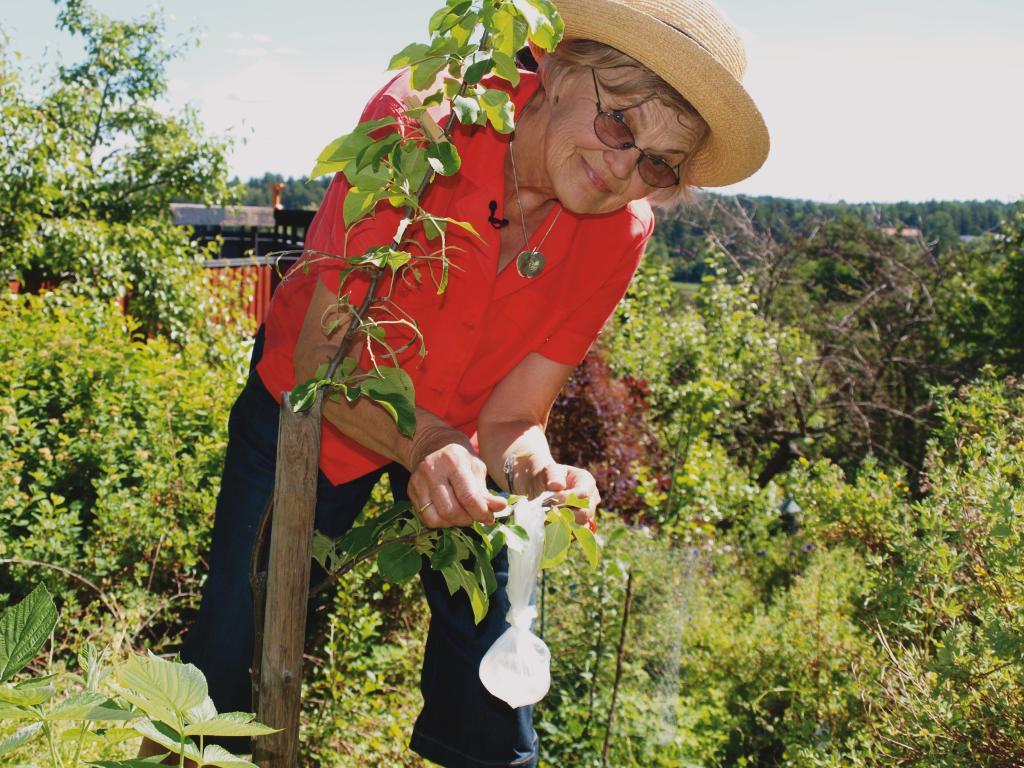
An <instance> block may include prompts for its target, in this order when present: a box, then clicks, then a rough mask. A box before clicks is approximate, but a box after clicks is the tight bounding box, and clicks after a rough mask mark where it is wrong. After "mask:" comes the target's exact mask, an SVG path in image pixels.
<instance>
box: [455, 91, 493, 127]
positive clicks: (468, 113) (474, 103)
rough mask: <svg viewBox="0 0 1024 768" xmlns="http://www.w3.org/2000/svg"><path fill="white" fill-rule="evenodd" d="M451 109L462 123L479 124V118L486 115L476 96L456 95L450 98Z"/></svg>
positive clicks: (480, 122)
mask: <svg viewBox="0 0 1024 768" xmlns="http://www.w3.org/2000/svg"><path fill="white" fill-rule="evenodd" d="M452 109H453V110H454V111H455V116H456V117H457V118H458V119H459V122H460V123H462V124H463V125H481V124H482V121H481V118H484V119H485V117H486V116H485V115H484V113H483V111H482V110H481V108H480V102H479V101H478V100H477V98H476V96H456V97H455V98H454V99H452Z"/></svg>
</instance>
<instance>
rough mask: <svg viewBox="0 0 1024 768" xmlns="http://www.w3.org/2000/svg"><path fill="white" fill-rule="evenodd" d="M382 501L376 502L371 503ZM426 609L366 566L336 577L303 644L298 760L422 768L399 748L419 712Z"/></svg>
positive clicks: (405, 586)
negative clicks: (308, 639)
mask: <svg viewBox="0 0 1024 768" xmlns="http://www.w3.org/2000/svg"><path fill="white" fill-rule="evenodd" d="M377 504H378V505H380V504H383V501H382V500H379V501H378V502H377ZM428 620H429V612H428V610H427V605H426V602H425V601H424V599H423V596H422V590H421V589H420V586H419V584H417V583H416V582H415V581H408V582H403V583H401V584H394V583H390V582H387V581H382V580H381V579H380V577H379V575H378V573H377V569H376V567H375V566H374V565H373V564H372V563H371V564H368V566H367V567H364V568H356V569H354V570H352V571H350V572H348V573H347V574H345V576H344V577H343V578H342V579H341V580H340V582H339V584H338V588H337V589H336V590H334V591H333V594H332V596H331V598H330V600H329V601H326V603H325V604H324V605H322V606H321V607H320V609H319V610H318V612H317V615H316V630H315V635H314V637H313V638H312V641H311V642H310V643H308V645H307V647H308V649H309V651H308V652H309V653H310V654H311V662H312V663H310V664H308V665H307V667H306V669H307V675H306V681H305V685H304V690H303V702H304V706H303V711H302V723H301V729H302V743H301V750H302V758H301V759H302V761H303V762H308V763H309V764H315V765H321V766H324V768H359V767H361V766H377V765H379V766H385V765H386V766H426V765H427V763H426V761H424V760H422V759H420V758H419V757H418V756H416V755H415V754H413V753H411V752H409V750H408V749H407V748H406V742H407V741H408V734H409V733H410V732H411V730H412V726H413V722H414V721H415V719H416V715H417V714H418V712H419V707H420V706H421V704H422V700H421V697H420V694H419V688H418V685H419V676H420V664H421V661H422V654H423V637H424V636H425V635H426V631H427V623H428Z"/></svg>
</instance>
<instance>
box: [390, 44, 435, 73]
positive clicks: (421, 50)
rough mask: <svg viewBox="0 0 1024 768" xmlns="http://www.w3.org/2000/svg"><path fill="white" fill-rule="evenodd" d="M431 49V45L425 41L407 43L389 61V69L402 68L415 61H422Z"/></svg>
mask: <svg viewBox="0 0 1024 768" xmlns="http://www.w3.org/2000/svg"><path fill="white" fill-rule="evenodd" d="M429 50H430V46H429V45H424V44H423V43H412V44H410V45H407V46H405V48H403V49H402V50H400V51H399V52H398V53H396V54H395V55H394V56H392V57H391V61H390V62H388V69H401V68H402V67H408V66H409V65H410V64H412V63H413V62H415V61H422V60H423V57H424V56H426V55H427V51H429Z"/></svg>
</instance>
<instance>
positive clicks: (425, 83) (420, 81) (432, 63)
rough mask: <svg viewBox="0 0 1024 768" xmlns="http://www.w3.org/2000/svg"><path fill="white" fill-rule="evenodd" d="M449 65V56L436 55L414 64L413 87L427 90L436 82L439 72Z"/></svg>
mask: <svg viewBox="0 0 1024 768" xmlns="http://www.w3.org/2000/svg"><path fill="white" fill-rule="evenodd" d="M446 66H448V57H447V56H434V57H432V58H429V59H426V60H424V61H421V62H420V63H419V64H414V65H413V66H412V81H411V82H412V88H413V90H414V91H425V90H426V89H427V88H429V87H430V86H432V85H433V84H434V80H436V79H437V73H438V72H440V71H441V70H442V69H444V68H445V67H446Z"/></svg>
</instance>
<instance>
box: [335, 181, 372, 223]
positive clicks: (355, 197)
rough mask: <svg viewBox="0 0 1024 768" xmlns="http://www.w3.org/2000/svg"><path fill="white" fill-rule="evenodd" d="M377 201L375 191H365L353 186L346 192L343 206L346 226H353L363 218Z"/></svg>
mask: <svg viewBox="0 0 1024 768" xmlns="http://www.w3.org/2000/svg"><path fill="white" fill-rule="evenodd" d="M376 202H377V199H376V195H375V194H374V192H373V191H368V192H364V191H363V190H361V189H356V188H351V189H349V191H348V192H346V193H345V203H344V205H343V206H342V216H343V217H344V219H345V226H346V227H351V226H352V225H353V224H355V223H356V222H357V221H359V219H361V218H363V216H365V215H366V214H367V213H368V212H369V211H370V210H371V209H372V208H373V206H374V203H376Z"/></svg>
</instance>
